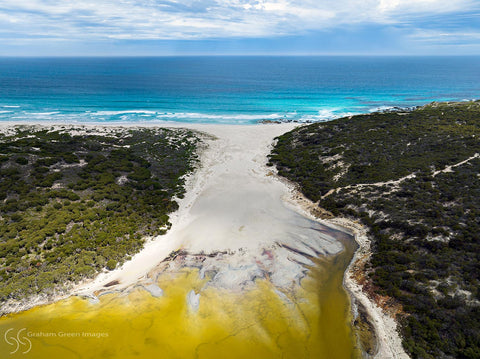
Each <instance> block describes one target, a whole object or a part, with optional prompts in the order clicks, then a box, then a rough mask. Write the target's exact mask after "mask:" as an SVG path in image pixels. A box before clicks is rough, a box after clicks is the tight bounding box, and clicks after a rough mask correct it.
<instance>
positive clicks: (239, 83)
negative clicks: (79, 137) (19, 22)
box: [0, 56, 480, 125]
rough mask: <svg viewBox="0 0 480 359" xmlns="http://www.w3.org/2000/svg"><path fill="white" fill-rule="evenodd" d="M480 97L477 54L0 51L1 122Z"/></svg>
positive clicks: (199, 115)
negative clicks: (49, 53) (47, 54)
mask: <svg viewBox="0 0 480 359" xmlns="http://www.w3.org/2000/svg"><path fill="white" fill-rule="evenodd" d="M478 98H480V57H479V56H178V57H177V56H167V57H37V58H29V57H0V122H1V121H3V122H6V121H10V122H18V123H29V122H41V121H48V122H56V123H73V124H75V123H78V124H81V123H105V124H109V123H112V124H113V123H115V124H117V123H119V124H122V123H134V124H135V123H136V124H144V123H149V124H159V125H162V124H168V123H171V122H183V123H224V124H253V123H257V122H259V121H262V120H287V121H289V120H291V121H299V122H317V121H327V120H331V119H334V118H338V117H343V116H349V115H354V114H361V113H368V112H375V111H382V110H386V109H390V108H393V107H401V108H407V107H414V106H421V105H424V104H427V103H430V102H433V101H468V100H474V99H478Z"/></svg>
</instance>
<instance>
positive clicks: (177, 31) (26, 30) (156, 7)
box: [0, 0, 478, 40]
mask: <svg viewBox="0 0 480 359" xmlns="http://www.w3.org/2000/svg"><path fill="white" fill-rule="evenodd" d="M475 6H478V5H476V4H475V1H471V0H449V1H445V0H363V1H362V0H304V1H301V0H255V1H249V0H223V1H222V0H177V1H175V0H165V1H157V0H138V1H133V0H131V1H130V0H119V1H106V0H83V1H78V0H77V1H75V0H63V1H58V0H15V1H13V0H0V33H1V34H2V35H3V36H5V35H6V34H10V36H12V37H14V36H19V37H24V36H25V37H27V36H29V35H35V36H44V37H51V38H72V39H87V40H90V39H104V38H116V39H205V38H229V37H268V36H278V35H286V34H298V33H302V32H304V31H309V30H320V29H326V28H332V27H337V26H342V25H345V24H362V23H367V24H368V23H384V24H385V23H386V24H396V23H403V22H409V21H414V20H415V19H418V18H421V17H424V16H431V15H434V14H447V13H453V12H457V11H468V10H469V9H474V8H475Z"/></svg>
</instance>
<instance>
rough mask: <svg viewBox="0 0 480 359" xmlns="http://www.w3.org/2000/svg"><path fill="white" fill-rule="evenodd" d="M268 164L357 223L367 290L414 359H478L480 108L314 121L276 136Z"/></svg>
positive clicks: (357, 269)
mask: <svg viewBox="0 0 480 359" xmlns="http://www.w3.org/2000/svg"><path fill="white" fill-rule="evenodd" d="M270 165H274V166H276V168H277V169H278V173H279V174H280V175H281V176H284V177H286V178H288V179H289V180H291V181H293V182H296V183H297V184H298V186H299V190H300V191H301V192H302V193H303V194H304V195H305V196H306V197H307V198H308V199H310V200H311V201H313V202H315V205H316V206H317V208H318V209H319V208H322V209H324V210H326V211H321V210H320V209H319V213H323V216H324V217H339V216H341V217H345V218H348V219H351V220H359V221H360V222H361V223H362V224H364V225H365V227H366V228H368V233H367V235H368V239H369V241H370V244H371V249H370V250H371V252H370V253H367V255H366V257H364V258H363V259H362V258H359V259H360V261H359V262H357V263H354V264H353V267H352V268H353V269H354V273H353V276H354V280H355V281H357V283H360V284H361V285H362V288H363V292H364V293H365V294H366V295H367V296H368V297H370V298H371V299H373V300H375V301H376V302H377V303H378V304H379V305H380V306H382V307H383V308H384V310H386V311H389V312H390V313H391V314H392V315H394V316H395V317H396V319H397V320H398V321H399V323H400V324H401V328H400V331H401V335H402V337H403V346H404V348H405V350H406V351H407V353H409V354H410V355H411V356H412V357H414V358H451V357H456V358H479V357H480V283H479V279H480V235H479V233H480V175H479V173H480V102H479V101H470V102H462V103H432V104H429V105H426V106H423V107H420V108H417V109H415V110H412V111H392V112H388V113H372V114H367V115H359V116H352V117H347V118H341V119H337V120H334V121H331V122H326V123H316V124H312V125H308V126H304V127H300V128H297V129H294V130H293V131H291V132H288V133H286V134H284V135H282V136H280V137H278V138H277V143H276V145H275V147H274V149H273V150H272V153H271V155H270Z"/></svg>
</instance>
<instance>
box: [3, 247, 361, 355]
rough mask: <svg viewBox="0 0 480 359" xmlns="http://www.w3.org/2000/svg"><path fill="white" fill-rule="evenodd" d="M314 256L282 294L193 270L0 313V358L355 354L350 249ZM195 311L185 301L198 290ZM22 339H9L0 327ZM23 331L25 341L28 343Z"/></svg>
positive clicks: (262, 283) (262, 284)
mask: <svg viewBox="0 0 480 359" xmlns="http://www.w3.org/2000/svg"><path fill="white" fill-rule="evenodd" d="M346 247H347V248H346V250H345V251H344V252H342V253H341V254H339V255H337V256H335V257H332V258H329V259H323V260H320V259H319V260H318V261H317V262H316V266H315V267H314V268H311V270H310V271H309V275H308V276H307V277H306V278H305V279H303V280H302V283H301V288H298V289H297V290H295V291H294V293H280V292H278V291H277V290H276V289H275V288H274V287H273V286H272V285H271V284H270V282H268V281H266V280H257V281H256V283H255V285H254V286H253V288H252V289H250V290H246V291H239V292H232V291H227V290H222V289H217V288H213V287H209V286H206V287H204V285H205V283H206V282H207V281H208V279H203V280H201V279H200V278H199V276H198V271H197V270H192V269H184V270H182V271H181V272H179V273H175V274H163V275H161V276H160V277H159V280H158V285H159V286H160V287H161V288H162V289H163V290H164V296H163V297H160V298H155V297H152V296H151V295H150V293H148V292H147V291H145V290H143V289H141V288H138V289H135V290H133V291H131V292H130V293H128V294H108V295H104V296H102V297H101V298H100V303H97V304H91V303H90V302H89V301H87V300H84V299H80V298H76V297H73V298H70V299H67V300H63V301H60V302H57V303H54V304H51V305H46V306H42V307H37V308H34V309H31V310H28V311H25V312H22V313H18V314H12V315H8V316H6V317H3V318H1V319H0V330H1V333H2V338H0V354H1V355H0V358H35V359H37V358H38V359H56V358H61V359H70V358H118V359H120V358H161V359H163V358H182V359H183V358H209V359H210V358H222V359H224V358H249V359H253V358H262V359H267V358H295V359H298V358H325V359H335V358H339V359H344V358H357V357H360V352H359V350H358V349H357V348H356V344H355V342H356V341H355V338H354V335H353V333H352V328H351V325H350V322H351V317H350V303H349V298H348V296H347V294H346V293H345V291H344V289H343V287H342V279H343V273H344V270H345V268H346V265H347V263H348V261H349V260H350V258H351V256H352V252H353V249H352V246H351V244H350V245H349V244H348V243H347V245H346ZM201 288H203V289H202V291H201V298H200V306H199V309H198V311H197V312H193V311H192V310H191V309H190V308H189V306H188V305H187V302H186V296H187V294H188V292H189V291H190V290H192V289H193V290H196V291H198V290H200V289H201ZM10 328H12V330H10V331H9V332H8V334H9V335H8V336H9V337H11V336H13V337H15V336H16V335H17V334H18V332H19V331H20V330H21V329H22V328H25V330H23V331H21V332H20V335H19V339H20V340H22V339H23V340H22V342H23V343H24V344H21V345H19V348H18V350H17V352H16V353H13V354H10V353H11V352H12V351H14V350H15V349H16V347H17V345H16V344H15V342H14V341H12V340H10V342H11V343H13V344H11V345H9V344H7V343H6V342H5V340H4V338H3V336H4V333H5V332H6V331H7V330H8V329H10ZM24 338H27V339H28V340H29V341H30V342H31V349H30V351H29V352H28V353H26V354H24V353H23V352H24V351H26V350H28V348H29V345H28V342H27V341H26V340H24Z"/></svg>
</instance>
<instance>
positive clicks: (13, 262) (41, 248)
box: [0, 126, 198, 303]
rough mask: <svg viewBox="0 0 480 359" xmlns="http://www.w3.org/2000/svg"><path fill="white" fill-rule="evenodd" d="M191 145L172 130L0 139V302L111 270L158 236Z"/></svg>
mask: <svg viewBox="0 0 480 359" xmlns="http://www.w3.org/2000/svg"><path fill="white" fill-rule="evenodd" d="M197 142H198V138H197V137H196V136H195V135H194V134H193V133H192V132H191V131H187V130H168V129H109V130H103V131H100V133H88V128H83V127H80V128H68V127H67V128H65V129H63V130H62V129H58V128H57V129H54V128H50V129H46V128H38V127H25V126H23V127H15V128H14V129H12V131H11V133H9V134H4V135H0V303H1V302H5V301H6V300H8V299H24V298H26V297H28V296H30V295H35V294H39V293H42V294H51V293H53V292H54V290H58V289H63V288H65V286H66V285H68V284H69V283H73V282H75V281H78V280H81V279H84V278H87V277H92V276H93V275H94V274H95V273H97V272H98V271H100V270H102V269H103V268H105V267H106V268H108V269H114V268H115V267H116V266H117V264H121V263H122V262H123V261H124V260H125V258H127V256H129V255H132V254H134V253H136V252H138V251H139V250H140V249H141V248H142V246H143V243H144V240H145V239H144V238H145V237H146V236H155V235H161V234H164V233H165V232H166V230H167V229H168V228H169V227H170V223H169V217H168V214H169V213H170V212H172V211H174V210H176V209H177V207H178V205H177V203H176V202H175V200H174V197H179V198H180V197H182V196H183V193H184V188H183V185H184V180H183V176H184V175H185V174H187V173H188V172H189V171H191V170H192V169H193V166H194V164H195V162H196V155H195V150H196V145H197Z"/></svg>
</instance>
